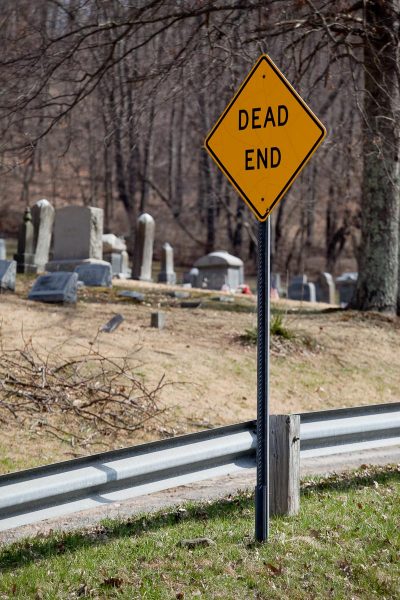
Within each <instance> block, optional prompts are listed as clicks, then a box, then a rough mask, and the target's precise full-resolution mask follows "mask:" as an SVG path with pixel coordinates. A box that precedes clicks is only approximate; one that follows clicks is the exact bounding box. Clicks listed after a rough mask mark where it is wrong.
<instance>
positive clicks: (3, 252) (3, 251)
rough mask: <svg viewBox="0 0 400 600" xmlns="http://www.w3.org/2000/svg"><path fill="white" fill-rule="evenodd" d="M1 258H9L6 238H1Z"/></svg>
mask: <svg viewBox="0 0 400 600" xmlns="http://www.w3.org/2000/svg"><path fill="white" fill-rule="evenodd" d="M0 260H7V247H6V240H3V238H0Z"/></svg>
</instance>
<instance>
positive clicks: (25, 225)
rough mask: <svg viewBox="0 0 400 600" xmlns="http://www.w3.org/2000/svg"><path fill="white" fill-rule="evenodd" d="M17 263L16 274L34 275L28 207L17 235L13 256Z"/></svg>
mask: <svg viewBox="0 0 400 600" xmlns="http://www.w3.org/2000/svg"><path fill="white" fill-rule="evenodd" d="M14 259H15V260H16V262H17V272H18V273H35V272H36V267H35V257H34V254H33V224H32V215H31V211H30V209H29V207H27V208H26V209H25V212H24V217H23V221H22V224H21V226H20V229H19V235H18V249H17V254H15V255H14Z"/></svg>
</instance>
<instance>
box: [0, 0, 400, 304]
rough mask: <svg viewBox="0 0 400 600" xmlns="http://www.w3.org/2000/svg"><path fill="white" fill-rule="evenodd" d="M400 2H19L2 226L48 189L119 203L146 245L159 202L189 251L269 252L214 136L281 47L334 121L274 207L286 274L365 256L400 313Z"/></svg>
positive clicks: (70, 197) (4, 30)
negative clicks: (142, 230)
mask: <svg viewBox="0 0 400 600" xmlns="http://www.w3.org/2000/svg"><path fill="white" fill-rule="evenodd" d="M398 15H399V2H398V0H392V1H389V2H381V1H379V0H374V1H369V2H368V1H366V2H351V1H345V0H343V1H342V0H337V1H335V2H331V1H323V0H321V1H320V0H316V1H315V2H312V1H311V0H281V1H279V2H278V1H276V0H264V1H256V0H248V1H246V2H243V1H241V0H229V1H228V0H217V1H216V2H214V1H213V2H211V1H209V0H202V1H196V0H180V1H172V0H170V1H161V0H142V1H139V2H138V1H135V2H133V1H131V0H108V1H106V2H101V1H100V0H36V1H35V2H34V3H32V2H30V1H28V0H17V1H16V2H3V3H2V4H1V6H0V41H1V44H2V48H3V49H4V51H3V53H2V57H1V59H0V88H1V90H2V91H1V94H0V128H1V140H2V142H1V145H0V165H1V173H0V177H1V179H0V181H1V189H0V230H1V233H3V234H8V235H10V234H13V233H15V231H16V228H17V224H18V223H19V219H20V215H21V213H22V210H23V208H24V206H25V205H27V204H29V203H31V202H34V201H35V200H37V199H38V198H39V197H46V198H48V199H49V200H50V201H51V202H52V203H53V204H54V205H55V206H56V207H57V206H61V205H63V204H66V203H83V204H86V205H92V206H101V207H103V208H104V210H105V225H106V230H109V231H111V230H112V231H113V232H117V233H121V234H124V235H126V236H127V237H128V239H129V240H130V242H132V238H133V235H134V226H135V223H136V219H137V216H138V214H140V213H141V212H143V211H149V212H150V213H152V214H153V215H154V216H156V217H157V218H158V219H159V220H160V221H161V222H162V223H163V231H162V233H159V235H161V236H164V237H165V239H167V238H168V239H169V240H171V239H173V240H174V248H175V254H176V259H177V260H178V261H179V262H181V263H190V262H191V261H192V259H193V258H195V257H197V256H199V255H200V254H203V253H204V252H209V251H211V250H213V249H218V248H221V247H224V248H226V249H227V250H229V251H232V252H233V253H234V254H237V255H240V256H241V258H243V259H244V260H247V261H249V262H251V261H253V260H254V254H255V228H256V224H255V222H254V219H253V217H252V216H251V214H250V213H249V211H248V210H247V209H246V208H245V206H244V204H243V202H242V201H241V200H240V199H239V198H238V196H237V194H236V193H235V192H234V191H233V190H232V189H231V186H230V185H229V184H228V183H227V181H226V180H225V178H224V177H223V176H222V175H221V173H220V172H219V170H217V169H216V168H215V167H214V165H213V164H212V163H211V161H210V159H209V157H208V156H207V154H206V153H205V151H204V150H203V148H202V144H203V140H204V138H205V135H206V133H207V132H208V131H209V129H210V127H211V126H212V124H213V123H214V122H215V120H216V118H217V117H218V116H219V115H220V113H221V112H222V110H223V109H224V107H225V106H226V104H227V102H228V101H229V100H230V98H231V97H232V95H233V93H234V92H235V91H236V89H237V87H238V85H239V84H240V83H241V81H242V80H243V78H244V75H245V74H246V73H247V72H248V70H249V68H250V66H251V65H252V64H253V63H254V61H255V59H256V58H257V57H258V56H259V55H260V54H261V53H262V52H268V54H269V55H270V56H271V58H272V59H273V60H274V61H275V62H276V63H277V64H278V65H279V67H280V68H281V70H282V71H283V72H284V73H285V74H286V76H287V78H288V79H289V81H290V82H291V83H292V84H293V86H294V87H295V88H296V89H297V90H298V92H299V93H300V94H301V96H302V97H303V98H304V99H305V100H306V102H308V103H309V104H310V106H311V108H312V110H313V111H314V112H315V113H316V114H317V115H318V117H319V118H320V119H321V120H322V121H323V123H324V124H325V125H326V127H327V129H328V139H327V141H326V142H325V143H324V145H323V146H322V147H321V149H320V150H319V152H318V153H317V154H316V156H315V157H314V158H313V161H312V162H311V163H310V165H308V167H307V168H306V169H305V171H304V172H303V174H302V175H301V177H300V179H299V180H298V181H297V182H296V184H295V185H294V187H293V189H292V190H290V192H289V193H288V194H287V196H286V197H285V199H284V200H283V201H282V202H281V204H280V205H279V207H278V209H277V210H276V211H275V213H274V215H273V223H272V224H273V231H274V238H273V261H274V270H276V271H281V272H284V273H286V272H288V271H290V272H291V273H296V272H302V271H305V270H308V271H309V270H313V269H315V270H317V269H319V270H321V269H325V270H328V271H330V272H333V273H338V272H340V271H341V270H344V269H346V268H347V269H349V268H350V269H351V270H359V271H360V273H361V277H360V278H359V284H358V291H357V297H356V299H355V303H354V305H355V306H356V307H360V308H378V309H379V310H389V311H393V310H395V308H396V294H397V290H398V283H397V280H398V236H399V229H398V228H399V225H398V183H397V176H398V175H397V165H398V163H397V152H398V131H397V122H398V118H397V116H398V115H397V110H398V62H397V50H398V24H397V18H398ZM371 223H375V226H374V227H373V228H372V229H371ZM377 223H379V226H377V225H376V224H377ZM167 232H168V233H167ZM160 241H161V242H163V241H165V240H164V239H162V240H160ZM379 248H380V251H379V252H378V251H377V249H379ZM388 256H389V260H386V257H388ZM357 261H358V264H357ZM378 271H379V275H378V276H375V275H376V273H377V272H378ZM371 282H372V283H371ZM377 289H379V292H374V290H377Z"/></svg>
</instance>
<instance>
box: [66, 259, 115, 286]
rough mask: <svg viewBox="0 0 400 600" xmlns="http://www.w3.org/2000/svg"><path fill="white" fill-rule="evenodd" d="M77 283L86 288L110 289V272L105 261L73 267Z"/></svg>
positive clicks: (109, 267) (108, 265) (109, 266)
mask: <svg viewBox="0 0 400 600" xmlns="http://www.w3.org/2000/svg"><path fill="white" fill-rule="evenodd" d="M74 272H75V273H77V274H78V279H79V281H82V282H83V283H84V284H85V285H87V286H88V287H112V271H111V265H110V263H108V262H106V261H98V262H93V261H91V262H87V263H86V262H84V263H82V264H80V265H78V266H77V267H75V271H74Z"/></svg>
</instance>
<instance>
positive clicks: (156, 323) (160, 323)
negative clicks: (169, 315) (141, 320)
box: [150, 311, 165, 329]
mask: <svg viewBox="0 0 400 600" xmlns="http://www.w3.org/2000/svg"><path fill="white" fill-rule="evenodd" d="M150 325H151V327H155V328H156V329H164V327H165V313H163V312H160V311H157V312H153V313H151V321H150Z"/></svg>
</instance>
